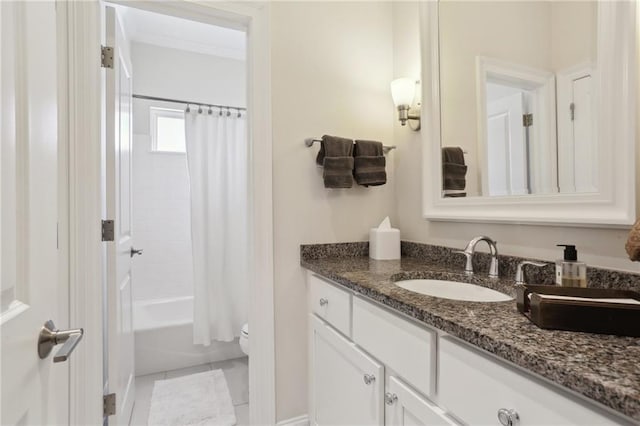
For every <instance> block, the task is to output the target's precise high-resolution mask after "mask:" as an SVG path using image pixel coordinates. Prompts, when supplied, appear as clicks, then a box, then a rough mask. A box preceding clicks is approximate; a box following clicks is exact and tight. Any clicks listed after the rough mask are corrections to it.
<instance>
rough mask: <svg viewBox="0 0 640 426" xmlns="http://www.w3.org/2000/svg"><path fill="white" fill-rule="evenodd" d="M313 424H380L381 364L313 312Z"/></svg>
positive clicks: (381, 398) (381, 414) (382, 373)
mask: <svg viewBox="0 0 640 426" xmlns="http://www.w3.org/2000/svg"><path fill="white" fill-rule="evenodd" d="M310 321H311V357H310V358H311V365H310V369H311V376H312V378H311V389H310V392H311V398H312V400H313V408H312V412H311V413H310V414H311V416H310V417H311V424H312V425H354V426H355V425H372V426H373V425H383V424H384V406H383V395H384V367H383V366H382V365H381V364H379V363H378V362H376V361H375V360H373V359H372V358H371V357H369V356H368V355H367V354H366V353H365V352H363V351H362V350H360V349H358V348H357V347H356V345H354V344H353V343H352V342H350V341H349V340H347V339H346V338H344V337H343V336H341V335H340V334H339V333H338V332H337V331H335V330H334V329H333V328H332V327H331V326H329V325H327V324H326V323H324V322H323V321H322V320H320V319H319V318H318V317H316V316H315V315H314V314H312V315H311V316H310Z"/></svg>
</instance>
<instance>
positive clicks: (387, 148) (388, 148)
mask: <svg viewBox="0 0 640 426" xmlns="http://www.w3.org/2000/svg"><path fill="white" fill-rule="evenodd" d="M316 142H322V139H318V138H307V139H305V140H304V144H305V145H306V146H307V147H309V148H311V147H312V146H313V144H314V143H316ZM392 149H396V146H395V145H391V146H387V145H384V146H383V147H382V150H383V151H384V153H385V154H386V153H387V152H389V151H391V150H392Z"/></svg>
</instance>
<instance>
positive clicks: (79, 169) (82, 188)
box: [58, 0, 276, 424]
mask: <svg viewBox="0 0 640 426" xmlns="http://www.w3.org/2000/svg"><path fill="white" fill-rule="evenodd" d="M110 3H115V4H121V5H126V6H128V7H136V8H140V9H145V10H149V11H152V12H156V13H162V14H165V15H171V16H176V17H180V18H185V19H191V20H195V21H199V22H203V23H208V24H215V25H223V26H226V27H230V28H235V29H242V30H245V31H246V32H247V71H248V72H247V88H248V90H247V94H248V108H249V111H251V114H250V115H249V116H248V125H249V128H248V131H249V138H250V141H251V143H250V159H251V171H252V175H251V179H250V182H251V197H252V198H251V203H250V204H251V215H250V217H251V218H252V222H251V228H252V229H251V234H252V235H253V239H252V243H253V244H252V249H253V253H252V264H253V265H254V267H253V271H252V277H253V279H252V280H251V281H250V284H249V324H250V325H251V362H250V363H249V393H250V395H252V396H253V397H252V398H251V401H250V402H251V403H250V405H249V410H250V419H251V423H252V424H275V423H276V411H275V339H274V337H275V331H274V303H273V299H274V295H273V287H274V282H273V200H272V137H271V134H272V132H271V63H270V58H271V54H270V30H269V22H270V7H269V4H268V3H266V2H265V3H262V2H260V3H257V4H256V3H251V4H247V3H233V2H187V1H166V2H148V1H123V0H117V1H111V2H110ZM62 4H64V6H62V7H61V5H62ZM102 5H103V4H102V3H101V2H100V0H91V1H83V2H58V8H59V9H58V11H59V14H60V15H61V16H60V18H59V19H60V21H59V22H61V25H62V26H63V28H66V40H65V41H66V42H63V43H61V46H60V47H61V51H60V55H59V58H60V61H62V62H63V63H65V64H66V66H67V71H68V72H67V75H65V76H64V77H65V82H66V83H67V86H68V92H67V95H66V101H67V103H68V111H69V123H68V128H69V213H70V221H69V223H70V226H69V244H70V323H71V324H78V325H79V326H83V327H84V328H85V338H84V341H83V345H81V346H82V348H79V349H80V351H78V353H77V356H76V357H75V359H74V360H73V362H72V364H71V384H70V385H71V386H70V387H71V389H70V404H71V410H70V423H71V424H100V423H102V380H103V377H102V375H103V355H102V348H103V335H102V308H103V306H104V303H105V298H104V295H103V283H104V280H105V267H104V265H103V262H104V252H103V243H102V241H101V238H100V236H101V225H100V223H101V222H100V221H101V219H104V216H103V211H104V210H103V208H104V206H103V199H104V187H103V181H104V179H103V177H104V169H103V163H102V159H103V156H104V147H105V141H104V140H103V123H102V113H103V106H102V102H101V100H102V98H103V95H104V91H105V88H104V86H103V83H102V72H103V71H102V69H101V68H100V54H99V52H100V45H101V44H102V43H103V40H102V39H101V37H102V35H101V31H100V28H101V25H102V19H103V16H102V13H103V7H102ZM60 12H62V13H60Z"/></svg>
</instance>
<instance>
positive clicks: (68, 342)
mask: <svg viewBox="0 0 640 426" xmlns="http://www.w3.org/2000/svg"><path fill="white" fill-rule="evenodd" d="M83 334H84V330H83V329H81V328H73V329H71V330H62V331H60V330H58V329H57V328H56V325H55V324H54V323H53V321H51V320H49V321H47V322H45V323H44V325H43V326H42V328H41V329H40V334H39V335H38V356H39V357H40V359H45V358H46V357H48V356H49V354H50V353H51V351H52V350H53V348H54V346H56V345H58V344H60V343H64V345H62V348H60V350H59V351H58V353H57V354H56V355H55V356H54V357H53V362H63V361H66V360H67V359H69V355H71V352H73V350H74V349H75V348H76V346H78V343H80V340H82V335H83Z"/></svg>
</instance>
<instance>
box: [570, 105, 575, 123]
mask: <svg viewBox="0 0 640 426" xmlns="http://www.w3.org/2000/svg"><path fill="white" fill-rule="evenodd" d="M569 112H571V121H575V119H576V104H574V103H573V102H571V103H570V104H569Z"/></svg>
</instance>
